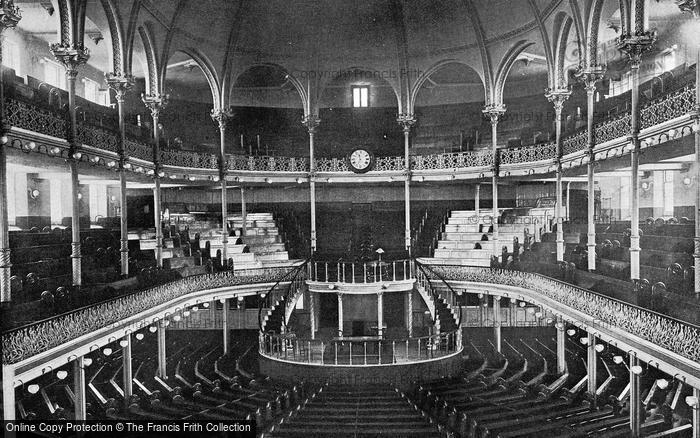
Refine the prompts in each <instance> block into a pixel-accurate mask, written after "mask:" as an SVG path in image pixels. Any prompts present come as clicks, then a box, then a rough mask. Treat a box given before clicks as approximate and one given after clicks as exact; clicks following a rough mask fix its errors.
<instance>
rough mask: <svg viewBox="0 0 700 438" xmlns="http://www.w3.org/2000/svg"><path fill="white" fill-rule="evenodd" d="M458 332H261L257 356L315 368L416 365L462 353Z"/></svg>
mask: <svg viewBox="0 0 700 438" xmlns="http://www.w3.org/2000/svg"><path fill="white" fill-rule="evenodd" d="M457 332H458V331H452V332H447V333H440V334H437V335H433V336H424V337H420V338H404V339H386V340H385V339H378V338H376V339H373V338H372V337H368V338H367V339H352V338H345V339H343V338H336V339H332V340H329V341H320V340H312V339H298V338H297V337H296V336H295V335H294V334H286V335H285V334H272V333H260V339H259V341H260V342H259V351H260V354H261V355H263V356H266V357H269V358H273V359H279V360H285V361H288V362H297V363H306V364H316V365H342V366H365V365H390V364H405V363H418V362H423V361H427V360H432V359H437V358H440V357H445V356H449V355H451V354H454V353H457V352H459V351H461V350H462V344H461V342H459V339H458V337H459V334H458V333H457Z"/></svg>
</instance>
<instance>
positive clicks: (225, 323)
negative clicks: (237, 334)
mask: <svg viewBox="0 0 700 438" xmlns="http://www.w3.org/2000/svg"><path fill="white" fill-rule="evenodd" d="M228 308H229V299H228V298H226V299H225V300H224V308H223V310H222V312H221V321H222V324H221V325H222V330H223V334H224V354H228V351H229V344H230V342H229V334H230V330H229V328H228Z"/></svg>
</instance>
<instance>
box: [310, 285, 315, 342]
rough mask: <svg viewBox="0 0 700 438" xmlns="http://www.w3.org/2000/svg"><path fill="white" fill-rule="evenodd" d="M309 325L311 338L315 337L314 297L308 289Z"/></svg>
mask: <svg viewBox="0 0 700 438" xmlns="http://www.w3.org/2000/svg"><path fill="white" fill-rule="evenodd" d="M309 327H310V328H311V339H316V299H315V296H314V293H313V292H311V291H309Z"/></svg>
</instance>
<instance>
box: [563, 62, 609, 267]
mask: <svg viewBox="0 0 700 438" xmlns="http://www.w3.org/2000/svg"><path fill="white" fill-rule="evenodd" d="M604 73H605V69H603V68H602V67H601V66H598V65H592V66H589V67H587V68H583V69H581V70H580V71H579V72H578V77H579V79H580V80H581V82H583V85H584V88H585V89H586V99H587V101H586V102H587V109H586V111H587V114H586V116H587V124H586V139H587V140H586V144H587V148H586V155H587V156H588V164H587V167H586V169H587V176H588V217H587V222H588V241H587V244H586V247H587V249H588V270H589V271H595V268H596V266H595V180H594V173H593V172H594V170H595V154H594V153H593V149H594V148H595V129H594V126H593V112H594V110H595V90H596V83H597V82H598V81H599V80H601V79H602V78H603V74H604ZM568 202H569V198H568V189H567V203H568ZM569 213H570V212H567V214H569Z"/></svg>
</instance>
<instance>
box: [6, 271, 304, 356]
mask: <svg viewBox="0 0 700 438" xmlns="http://www.w3.org/2000/svg"><path fill="white" fill-rule="evenodd" d="M292 269H294V267H279V268H262V269H250V270H243V271H236V272H235V273H232V272H230V271H229V272H221V273H216V274H205V275H198V276H192V277H187V278H183V279H180V280H176V281H173V282H170V283H167V284H164V285H161V286H156V287H154V288H151V289H147V290H144V291H141V292H136V293H134V294H131V295H126V296H122V297H119V298H116V299H114V300H111V301H107V302H104V303H101V304H97V305H95V306H90V307H86V308H82V309H77V310H75V311H72V312H70V313H67V314H63V315H59V316H56V317H54V318H50V319H48V320H44V321H40V322H37V323H33V324H30V325H28V326H24V327H20V328H17V329H14V330H11V331H9V332H6V333H3V334H2V363H3V364H13V363H17V362H20V361H22V360H24V359H27V358H29V357H32V356H35V355H37V354H40V353H42V352H44V351H47V350H50V349H51V348H54V347H57V346H59V345H61V344H63V343H65V342H69V341H71V340H73V339H77V338H79V337H80V336H83V335H86V334H88V333H91V332H94V331H96V330H99V329H102V328H105V327H107V326H109V325H111V324H117V323H119V322H120V321H122V320H124V319H126V318H129V317H131V316H133V315H137V314H138V313H141V312H143V311H144V310H146V309H150V308H153V307H156V306H159V305H161V304H164V303H167V302H168V301H171V300H173V299H175V298H179V297H182V296H185V295H187V294H190V293H193V292H199V291H204V290H209V289H216V288H221V287H230V286H236V285H242V284H255V283H270V282H274V281H276V280H277V279H278V278H280V277H281V276H283V275H286V274H287V273H288V272H289V271H290V270H292Z"/></svg>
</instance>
